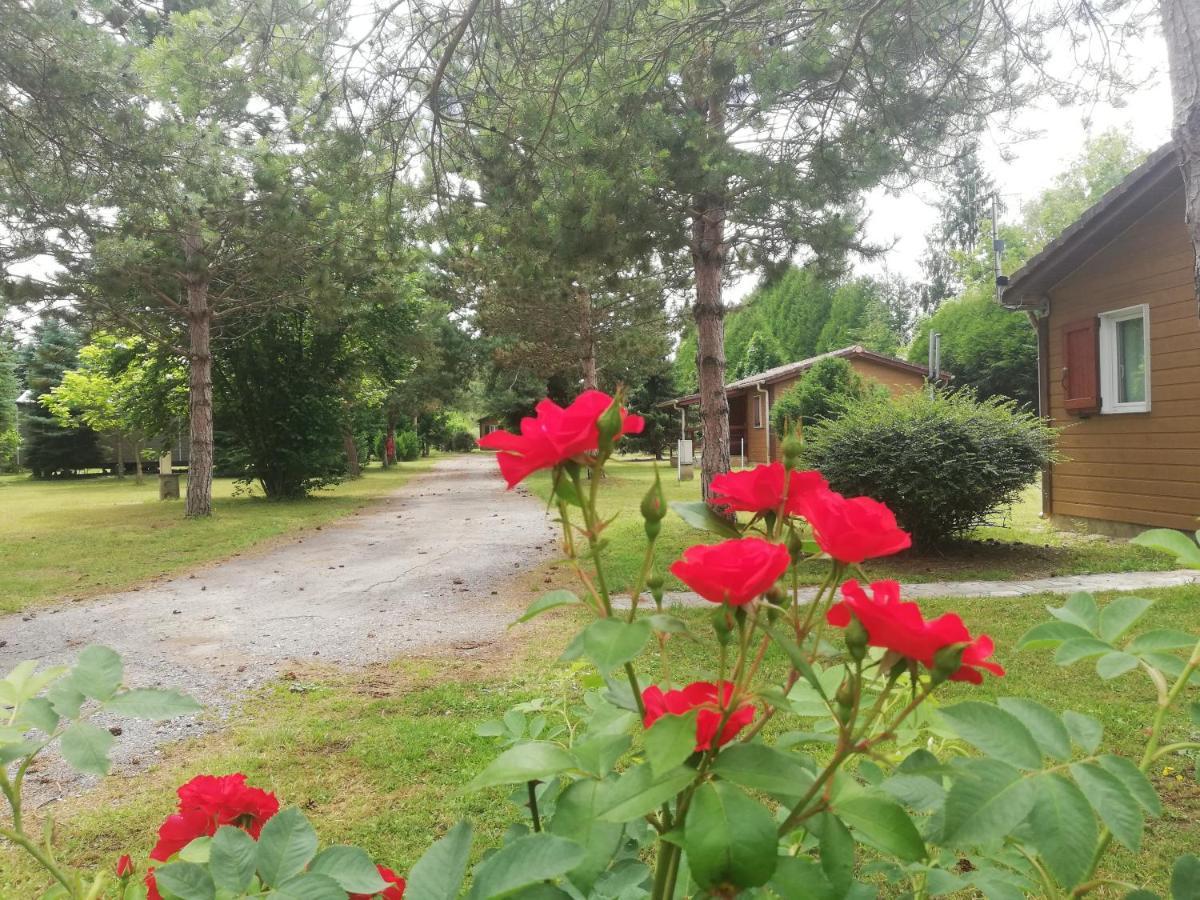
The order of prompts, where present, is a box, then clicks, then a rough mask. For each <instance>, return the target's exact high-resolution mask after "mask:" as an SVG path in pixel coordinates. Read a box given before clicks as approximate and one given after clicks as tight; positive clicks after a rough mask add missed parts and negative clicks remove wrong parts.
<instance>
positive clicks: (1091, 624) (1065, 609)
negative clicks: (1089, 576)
mask: <svg viewBox="0 0 1200 900" xmlns="http://www.w3.org/2000/svg"><path fill="white" fill-rule="evenodd" d="M1046 612H1048V613H1050V615H1052V616H1054V618H1056V619H1058V620H1059V621H1061V622H1070V623H1072V624H1074V625H1078V626H1079V627H1080V628H1084V629H1087V631H1088V632H1089V633H1091V634H1099V632H1100V610H1099V608H1098V607H1097V606H1096V600H1095V599H1094V598H1093V597H1092V595H1091V594H1088V593H1085V592H1083V591H1080V592H1078V593H1075V594H1072V595H1071V596H1070V597H1068V598H1067V602H1066V603H1065V604H1063V605H1062V606H1060V607H1057V608H1055V607H1050V606H1047V607H1046Z"/></svg>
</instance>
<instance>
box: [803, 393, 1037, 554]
mask: <svg viewBox="0 0 1200 900" xmlns="http://www.w3.org/2000/svg"><path fill="white" fill-rule="evenodd" d="M1056 438H1057V431H1056V430H1055V429H1054V428H1052V427H1050V426H1049V425H1047V424H1046V423H1045V422H1043V421H1042V420H1041V419H1039V418H1038V417H1037V416H1035V415H1033V414H1032V413H1029V412H1025V411H1023V410H1021V409H1019V408H1018V407H1017V404H1016V403H1015V402H1014V401H1011V400H1003V399H1001V398H991V399H987V400H979V399H977V397H976V396H975V394H974V393H973V392H971V391H968V390H958V391H953V392H936V393H933V394H932V395H931V394H930V392H928V391H913V392H912V393H909V394H905V395H903V396H901V397H898V398H896V399H890V398H884V397H873V398H867V399H865V400H862V401H859V402H855V403H851V404H849V405H847V406H846V407H845V409H844V410H843V412H842V414H841V416H839V417H838V418H836V419H826V420H824V421H822V422H819V423H817V424H816V425H814V426H813V427H812V428H810V429H809V430H808V431H806V433H805V443H804V449H803V460H804V463H805V465H808V466H812V467H814V468H816V469H819V470H820V471H821V472H822V473H823V474H824V475H825V477H826V478H827V479H829V483H830V484H831V485H832V486H833V487H834V489H835V490H838V491H841V492H842V493H844V494H848V495H859V494H862V495H866V496H868V497H873V498H874V499H876V500H879V501H881V502H883V503H886V504H887V505H888V507H889V508H891V510H892V511H893V512H894V513H895V514H896V518H897V519H898V520H899V521H900V523H901V525H903V526H904V528H905V529H907V530H908V531H909V532H910V533H911V534H912V536H913V539H914V541H915V542H916V543H917V544H918V545H923V546H930V545H936V544H938V543H942V542H945V541H946V540H949V539H951V538H955V537H960V536H962V535H964V534H966V533H967V532H968V531H970V530H971V529H973V528H976V527H978V526H980V525H986V524H989V523H993V522H994V521H995V520H996V518H997V516H998V514H999V513H1000V512H1001V511H1002V510H1003V509H1004V508H1005V507H1006V506H1008V505H1010V504H1011V503H1013V502H1014V501H1015V500H1016V499H1017V498H1018V496H1019V495H1020V493H1021V491H1022V490H1024V489H1025V488H1026V487H1027V486H1028V485H1029V484H1030V483H1031V482H1032V481H1033V479H1034V478H1036V477H1037V475H1038V473H1039V472H1040V471H1041V470H1042V469H1043V468H1044V467H1045V466H1046V465H1047V464H1048V463H1050V462H1051V461H1053V459H1054V458H1055V455H1056V454H1055V449H1054V446H1055V440H1056Z"/></svg>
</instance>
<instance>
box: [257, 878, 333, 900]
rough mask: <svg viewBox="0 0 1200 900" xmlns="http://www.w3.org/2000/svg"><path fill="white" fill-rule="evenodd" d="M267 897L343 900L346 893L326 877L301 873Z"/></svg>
mask: <svg viewBox="0 0 1200 900" xmlns="http://www.w3.org/2000/svg"><path fill="white" fill-rule="evenodd" d="M267 896H268V897H270V898H272V900H345V897H346V892H345V891H344V890H342V889H341V888H340V887H339V886H338V883H337V882H336V881H334V880H333V879H332V878H330V877H329V876H328V875H324V874H319V873H316V872H312V873H310V872H301V873H300V874H298V875H293V876H292V877H291V878H289V879H288V880H287V881H285V882H284V883H283V884H281V885H279V887H277V888H275V890H273V891H271V893H270V894H268V895H267Z"/></svg>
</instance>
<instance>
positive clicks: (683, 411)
mask: <svg viewBox="0 0 1200 900" xmlns="http://www.w3.org/2000/svg"><path fill="white" fill-rule="evenodd" d="M672 405H673V406H674V407H675V408H676V409H677V410H679V439H680V440H681V441H686V440H687V407H686V406H683V405H681V404H679V403H674V404H672Z"/></svg>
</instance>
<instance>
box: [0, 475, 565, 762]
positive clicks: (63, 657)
mask: <svg viewBox="0 0 1200 900" xmlns="http://www.w3.org/2000/svg"><path fill="white" fill-rule="evenodd" d="M504 488H505V485H504V482H503V481H502V480H501V479H500V477H499V474H498V472H497V470H496V462H495V459H494V458H493V457H492V456H491V454H482V453H474V454H470V455H466V456H455V457H450V458H447V459H444V460H441V461H439V462H438V463H437V464H436V465H435V466H434V467H433V468H432V469H431V470H430V471H429V472H427V473H424V474H421V475H416V476H414V477H413V478H412V480H411V481H410V482H408V483H407V484H406V485H405V486H404V487H403V488H401V489H400V490H399V491H398V492H396V493H395V494H393V495H391V496H390V497H388V498H386V499H384V500H382V501H380V502H379V503H378V504H376V505H374V506H372V507H370V508H369V509H367V510H364V511H362V512H361V513H358V514H356V515H353V516H349V517H347V518H346V519H343V520H341V521H340V522H337V523H334V524H331V525H326V526H324V527H323V528H322V529H321V531H320V532H315V531H309V532H306V533H305V534H304V535H303V536H301V537H299V538H295V539H292V540H291V541H290V542H289V543H287V544H284V545H282V546H278V545H277V546H275V547H273V548H271V549H268V550H265V551H263V552H261V553H253V552H251V553H245V554H242V555H241V556H238V557H235V558H233V559H229V560H225V561H223V562H220V563H217V564H215V565H212V566H209V567H207V568H204V569H201V570H198V571H196V572H193V573H192V574H188V575H182V576H179V577H176V578H173V579H171V580H169V581H164V582H161V583H156V584H153V585H150V586H147V587H143V588H140V589H137V590H131V591H125V592H122V593H119V594H112V595H108V596H105V597H101V598H99V599H96V600H90V601H83V602H79V603H66V604H62V605H59V606H56V607H49V608H46V607H43V608H39V609H35V610H31V611H27V612H25V613H18V614H15V615H11V616H7V617H3V618H0V641H2V642H4V643H3V644H2V645H0V673H3V672H7V671H8V670H9V669H11V668H12V667H13V666H14V665H15V664H16V663H17V662H19V661H21V660H24V659H36V660H39V661H40V662H42V663H45V664H57V663H63V662H66V661H69V660H70V659H71V658H72V657H73V656H74V655H75V654H76V653H78V651H79V650H80V649H81V648H82V647H84V646H86V645H87V644H104V645H106V646H108V647H112V648H113V649H114V650H116V651H118V652H119V653H120V654H121V655H122V656H123V657H124V658H125V662H126V670H127V673H128V674H127V682H128V683H129V684H131V685H133V686H138V687H150V686H169V687H177V688H180V689H182V690H186V691H187V692H188V693H190V694H191V695H192V696H194V697H196V699H198V700H199V701H200V702H201V703H203V704H204V705H205V706H206V708H207V709H208V710H209V714H208V716H207V717H205V718H203V719H201V720H200V721H175V722H170V723H166V724H161V725H155V724H148V723H134V722H130V721H129V720H122V722H121V725H122V727H123V729H124V733H123V735H122V736H121V738H120V739H119V740H118V741H117V742H116V747H115V751H114V754H113V757H114V760H116V761H118V762H124V763H129V762H131V761H136V762H137V763H143V764H149V763H150V762H152V761H153V760H152V759H151V758H148V757H152V756H153V755H154V753H155V751H154V748H155V747H156V746H157V745H158V744H161V743H162V742H164V741H167V740H172V739H174V738H177V737H180V736H187V735H190V734H193V733H196V731H197V729H202V728H204V727H206V724H212V722H213V718H212V716H211V713H212V712H213V711H215V712H216V713H217V715H218V718H219V717H220V716H221V715H223V714H224V713H225V712H226V711H227V710H228V709H229V708H230V706H231V704H233V703H234V702H235V701H236V700H237V699H238V698H239V697H240V696H241V695H242V694H244V693H245V692H246V691H247V690H248V689H250V688H253V687H255V686H257V685H259V684H261V683H263V682H264V681H266V680H268V679H270V678H271V677H272V676H274V675H276V674H278V673H279V671H280V670H281V669H282V668H283V667H284V666H286V665H287V664H288V663H289V662H290V661H292V660H307V661H310V662H313V661H316V662H334V663H342V664H361V663H366V662H372V661H378V660H387V659H391V658H394V657H396V656H398V655H400V654H402V653H405V652H407V651H412V650H416V649H420V648H427V647H432V646H446V645H449V646H450V647H452V648H453V647H456V646H460V645H461V646H460V649H463V650H464V651H468V650H470V649H472V648H474V647H478V646H479V644H480V643H481V642H485V643H486V642H487V641H489V640H490V639H492V638H494V637H495V636H497V635H499V634H500V633H501V632H503V630H504V628H505V627H506V626H507V625H508V624H509V622H511V621H512V620H513V618H514V617H515V614H514V611H513V608H512V607H511V605H507V604H506V603H505V601H504V599H503V598H504V595H505V593H506V591H505V586H506V583H507V582H509V581H511V579H512V577H513V576H514V575H517V574H519V573H520V572H523V571H528V570H529V569H530V568H531V567H534V566H536V565H538V564H539V563H541V562H543V561H544V560H548V559H550V558H552V557H553V556H554V554H555V553H556V552H557V544H556V540H555V532H554V529H553V528H552V525H551V522H550V519H549V517H547V516H546V515H545V513H544V505H543V504H542V503H541V502H540V501H538V500H536V499H535V498H533V497H532V496H531V495H530V494H529V493H528V492H526V491H524V490H523V489H517V490H515V491H512V492H506V491H505V489H504ZM509 602H511V601H509ZM52 768H53V767H52Z"/></svg>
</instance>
